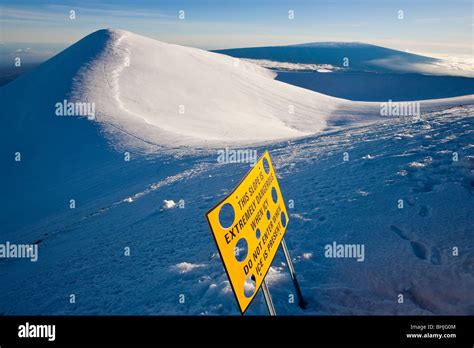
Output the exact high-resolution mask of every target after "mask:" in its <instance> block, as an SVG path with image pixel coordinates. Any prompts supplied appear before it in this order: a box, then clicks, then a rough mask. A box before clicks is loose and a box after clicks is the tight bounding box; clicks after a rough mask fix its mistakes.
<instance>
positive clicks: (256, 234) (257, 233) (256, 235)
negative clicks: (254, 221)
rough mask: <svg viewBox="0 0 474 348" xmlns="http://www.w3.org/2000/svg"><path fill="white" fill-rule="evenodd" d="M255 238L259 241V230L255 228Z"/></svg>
mask: <svg viewBox="0 0 474 348" xmlns="http://www.w3.org/2000/svg"><path fill="white" fill-rule="evenodd" d="M255 237H257V239H260V229H259V228H257V230H256V231H255Z"/></svg>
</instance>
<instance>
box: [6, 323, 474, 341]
mask: <svg viewBox="0 0 474 348" xmlns="http://www.w3.org/2000/svg"><path fill="white" fill-rule="evenodd" d="M473 319H474V317H472V316H464V317H452V316H423V317H407V316H391V317H388V316H364V317H361V316H356V317H355V316H354V317H338V316H331V317H320V316H318V317H315V316H312V317H309V316H308V317H285V316H279V317H253V316H245V317H240V316H239V317H237V316H231V317H177V316H160V317H156V316H133V317H128V316H116V317H104V316H99V317H91V316H87V317H86V316H75V317H72V316H22V317H19V316H4V317H0V346H1V347H2V348H8V347H9V346H10V345H16V344H21V345H25V344H33V345H38V344H41V345H43V344H46V345H49V344H51V345H54V344H58V343H60V344H85V343H98V344H130V345H132V344H133V345H136V344H145V343H163V342H167V343H189V344H222V343H224V342H222V340H221V339H220V337H228V342H226V343H233V344H248V343H254V344H258V343H280V344H285V343H286V344H289V345H291V346H295V344H296V343H306V344H307V343H310V344H321V343H324V344H397V345H398V344H403V343H407V344H411V345H431V346H432V345H435V344H443V345H448V346H453V345H460V344H461V345H466V346H469V347H472V346H473V344H474V334H473V331H474V330H473V328H474V320H473ZM26 323H28V324H29V327H30V328H31V325H55V339H54V341H48V338H47V337H43V338H32V337H28V338H24V337H19V328H20V325H26ZM43 329H44V328H43ZM40 331H41V330H40V329H38V332H40ZM419 335H421V336H419ZM439 335H441V337H439Z"/></svg>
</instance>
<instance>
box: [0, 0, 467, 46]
mask: <svg viewBox="0 0 474 348" xmlns="http://www.w3.org/2000/svg"><path fill="white" fill-rule="evenodd" d="M70 10H75V12H76V19H74V20H71V19H69V11H70ZM180 10H184V11H185V19H184V20H180V19H179V18H178V15H179V11H180ZM290 10H293V11H294V19H292V20H290V19H289V18H288V14H289V12H288V11H290ZM399 10H402V11H403V17H404V18H403V19H398V11H399ZM0 19H1V24H0V29H1V41H2V43H3V44H7V45H11V44H16V45H20V46H21V45H26V44H31V45H43V46H45V47H47V46H48V44H49V45H51V47H62V46H63V47H66V46H68V45H69V44H71V43H73V42H75V41H77V40H79V39H80V38H82V37H83V36H85V35H87V34H89V33H91V32H93V31H95V30H97V29H101V28H107V27H113V28H121V29H125V30H129V31H133V32H136V33H139V34H142V35H146V36H149V37H153V38H156V39H159V40H162V41H166V42H172V43H177V44H182V45H188V46H194V47H200V48H205V49H216V48H229V47H249V46H265V45H284V44H292V43H302V42H314V41H361V42H367V43H373V44H377V45H382V46H386V47H391V48H395V49H400V50H409V51H410V52H420V53H433V54H437V53H442V54H453V55H456V54H459V55H468V54H472V53H473V51H472V49H473V48H472V47H473V29H474V27H473V2H472V1H471V0H466V1H465V0H449V1H448V0H408V1H397V0H391V1H388V0H387V1H384V0H352V1H350V0H349V1H337V0H332V1H331V0H313V1H303V0H294V1H280V0H272V1H270V0H264V1H259V0H253V1H251V0H238V1H237V0H232V1H224V0H222V1H217V0H207V1H204V0H191V1H158V0H157V1H149V0H147V1H145V0H134V1H131V0H128V1H125V0H116V1H96V0H91V1H88V0H83V1H68V0H62V1H43V0H38V1H32V0H30V1H24V0H14V1H11V0H2V4H1V13H0ZM31 45H30V46H31ZM52 49H53V50H54V48H52Z"/></svg>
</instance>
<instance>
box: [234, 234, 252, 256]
mask: <svg viewBox="0 0 474 348" xmlns="http://www.w3.org/2000/svg"><path fill="white" fill-rule="evenodd" d="M248 250H249V247H248V243H247V239H245V238H240V239H239V241H238V242H237V244H236V245H235V249H234V255H235V259H236V260H237V261H239V262H242V261H244V260H245V259H246V258H247V254H248Z"/></svg>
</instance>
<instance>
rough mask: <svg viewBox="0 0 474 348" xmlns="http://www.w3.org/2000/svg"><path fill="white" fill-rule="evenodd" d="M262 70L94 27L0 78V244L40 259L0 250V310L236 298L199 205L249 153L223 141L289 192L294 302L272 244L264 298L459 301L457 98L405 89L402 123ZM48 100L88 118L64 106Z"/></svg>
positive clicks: (466, 162) (463, 124)
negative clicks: (236, 157)
mask: <svg viewBox="0 0 474 348" xmlns="http://www.w3.org/2000/svg"><path fill="white" fill-rule="evenodd" d="M274 77H275V74H274V72H272V71H270V70H267V69H265V68H262V67H260V66H258V65H255V64H252V63H249V62H245V61H242V60H240V61H239V60H235V59H234V58H232V57H229V56H226V55H222V54H217V53H212V52H207V51H203V50H199V49H194V48H188V47H182V46H177V45H171V44H165V43H162V42H158V41H155V40H152V39H149V38H145V37H143V36H139V35H136V34H132V33H129V32H125V31H121V30H100V31H98V32H95V33H92V34H91V35H89V36H87V37H85V38H84V39H82V40H81V41H79V42H77V43H76V44H74V45H72V46H71V47H69V48H68V49H66V50H65V51H63V52H61V53H60V54H58V55H57V56H55V57H53V58H51V59H50V60H49V61H47V62H45V63H43V64H42V65H41V66H39V67H38V68H36V69H34V70H33V71H31V72H30V73H28V74H25V75H23V76H21V77H20V78H18V79H17V80H15V81H13V82H12V83H9V84H8V85H6V86H4V87H1V88H0V102H1V106H2V127H1V128H0V139H1V140H0V141H1V146H0V156H1V158H2V171H1V173H0V178H1V183H2V184H1V186H2V202H3V203H2V208H1V209H0V225H1V228H2V229H1V231H0V243H4V242H6V241H9V242H16V243H34V244H36V245H38V246H39V257H38V261H37V262H30V261H29V260H22V259H0V279H1V280H2V281H1V282H0V315H1V314H237V313H238V310H237V307H236V305H235V302H234V298H233V296H232V294H231V292H230V287H229V283H228V280H227V278H226V275H225V271H224V269H223V267H222V263H221V261H220V260H219V258H218V257H217V251H216V247H215V244H214V242H213V239H212V236H211V233H210V231H209V228H208V226H207V223H206V221H205V218H204V215H205V212H206V211H207V210H209V208H210V207H212V206H214V205H215V204H216V203H217V202H219V201H220V200H221V199H222V198H223V197H224V196H225V195H226V194H227V193H228V192H229V191H230V190H231V189H232V188H233V186H234V185H236V183H237V182H238V181H239V180H240V179H241V178H242V176H243V175H244V174H245V172H246V171H247V170H248V168H249V164H248V163H236V164H233V163H230V164H223V163H218V161H217V157H218V156H217V153H216V150H217V149H222V148H223V147H225V146H226V145H227V144H232V145H235V146H238V147H240V148H245V149H248V148H249V147H252V149H255V150H257V152H258V154H259V155H261V154H262V153H263V152H264V151H265V150H266V149H269V150H270V154H271V156H272V159H273V161H274V163H275V166H276V170H277V173H278V175H279V177H280V182H281V188H282V191H283V195H284V197H285V199H286V200H289V199H291V200H292V201H294V202H295V207H294V208H291V209H292V210H291V211H289V213H290V214H291V215H290V224H289V229H288V232H287V233H288V234H287V237H286V238H287V242H288V244H289V248H290V252H291V254H292V256H293V257H294V258H295V267H296V268H297V272H298V273H299V277H300V280H301V285H302V288H303V293H304V294H305V296H306V298H307V300H308V302H309V309H308V310H307V311H306V312H302V311H301V310H300V309H298V307H296V306H295V305H294V304H290V303H288V294H289V292H290V291H291V280H290V279H289V277H288V273H287V270H286V266H285V264H284V261H283V259H282V258H281V257H279V258H278V259H277V260H276V261H275V263H274V265H273V268H272V269H271V271H270V273H269V282H270V287H271V291H272V295H273V296H274V301H275V303H276V306H277V312H278V313H287V314H294V313H298V314H371V313H377V314H429V313H436V314H472V313H474V312H473V310H474V309H473V308H472V300H473V299H472V291H470V289H472V286H473V282H474V281H473V279H474V278H473V267H472V265H473V264H474V263H473V260H474V250H473V248H472V245H474V243H473V240H472V236H473V233H472V223H471V222H470V218H471V217H472V215H473V214H474V212H473V211H472V207H474V204H473V187H474V181H473V178H474V177H473V167H472V158H473V155H474V153H473V149H474V146H473V144H472V143H473V142H472V136H473V127H474V125H473V121H472V120H473V118H472V115H473V106H472V105H473V104H474V96H472V95H468V96H463V97H458V98H448V99H438V100H427V101H422V102H421V112H422V115H421V116H422V118H421V119H415V120H413V119H412V118H410V117H408V118H398V117H389V116H381V105H380V103H370V102H353V101H348V100H344V99H338V98H333V97H328V96H325V95H323V94H320V93H316V92H313V91H310V90H306V89H303V88H299V87H296V86H292V85H289V84H286V83H283V82H281V81H276V80H275V79H274ZM65 100H66V101H67V102H71V103H73V106H74V105H76V106H77V105H79V104H83V103H85V104H84V105H85V106H86V109H88V107H89V106H90V107H91V109H88V111H93V112H92V114H93V115H89V116H93V117H90V118H91V119H90V120H89V119H88V117H86V116H87V115H82V116H83V117H73V116H67V117H66V116H64V114H68V112H67V109H68V107H66V108H65V109H64V108H63V109H62V106H61V105H62V104H63V102H64V101H65ZM58 104H59V106H58ZM92 105H93V106H94V107H93V108H92ZM78 110H79V109H74V110H73V111H78ZM83 111H84V110H83ZM58 113H59V114H63V116H61V115H58ZM73 113H74V112H73ZM384 117H385V118H384ZM378 121H380V122H378ZM361 123H363V124H361ZM289 139H291V140H289ZM283 140H284V141H283ZM262 143H263V144H262ZM454 152H456V153H457V155H458V156H459V160H458V161H453V153H454ZM344 153H347V155H349V160H348V161H343V154H344ZM399 199H403V200H404V202H406V204H405V208H404V209H398V208H397V202H398V200H399ZM172 200H173V202H171V201H172ZM180 200H182V202H183V205H182V208H181V205H180V204H175V202H179V201H180ZM163 201H166V202H165V204H163ZM334 241H336V242H338V243H345V242H347V243H364V244H365V245H366V256H365V261H364V262H357V261H355V262H353V261H354V260H333V259H328V258H325V257H324V254H323V248H324V245H325V244H326V243H332V242H334ZM455 246H459V247H460V250H461V251H460V253H459V255H458V256H456V257H454V256H453V254H452V248H453V247H455ZM125 248H129V251H130V254H129V255H128V256H127V255H125V254H124V250H125ZM451 284H456V286H451ZM400 293H402V294H404V295H405V305H404V306H400V305H398V303H397V296H398V295H399V294H400ZM71 294H75V296H76V302H75V303H74V304H72V303H70V302H69V298H70V295H71ZM180 294H184V295H185V296H186V303H185V304H180V303H179V302H178V296H179V295H180ZM259 301H260V302H259ZM250 313H253V314H265V313H266V309H265V306H264V304H263V302H262V301H261V300H257V301H256V302H255V305H253V307H252V308H251V309H250Z"/></svg>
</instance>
